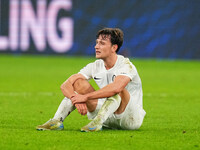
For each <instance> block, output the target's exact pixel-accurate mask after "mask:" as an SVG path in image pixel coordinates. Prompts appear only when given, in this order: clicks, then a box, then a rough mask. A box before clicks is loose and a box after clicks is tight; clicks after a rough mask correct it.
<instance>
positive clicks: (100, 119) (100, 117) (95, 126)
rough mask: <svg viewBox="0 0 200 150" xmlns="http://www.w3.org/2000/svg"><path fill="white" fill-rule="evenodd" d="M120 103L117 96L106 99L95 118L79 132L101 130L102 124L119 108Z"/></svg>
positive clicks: (119, 98)
mask: <svg viewBox="0 0 200 150" xmlns="http://www.w3.org/2000/svg"><path fill="white" fill-rule="evenodd" d="M120 103H121V97H120V96H119V95H118V94H117V95H115V96H112V97H109V98H107V100H106V101H105V102H104V104H103V105H102V107H101V109H100V110H99V112H98V114H97V116H96V117H95V118H94V119H93V121H91V122H90V123H89V124H88V125H86V126H84V127H82V128H81V131H84V132H91V131H99V130H101V129H102V125H103V123H104V122H105V121H106V120H107V119H108V117H109V116H110V115H111V114H112V113H114V112H115V111H116V110H117V109H118V108H119V106H120Z"/></svg>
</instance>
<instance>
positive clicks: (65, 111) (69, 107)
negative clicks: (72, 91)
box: [53, 97, 75, 121]
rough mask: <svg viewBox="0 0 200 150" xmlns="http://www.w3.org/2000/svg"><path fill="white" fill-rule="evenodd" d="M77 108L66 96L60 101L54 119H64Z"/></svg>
mask: <svg viewBox="0 0 200 150" xmlns="http://www.w3.org/2000/svg"><path fill="white" fill-rule="evenodd" d="M74 109H75V106H73V104H72V102H71V100H70V99H68V98H66V97H65V98H64V99H63V100H62V102H61V103H60V106H59V107H58V109H57V111H56V113H55V115H54V117H53V119H56V120H61V121H64V119H65V118H66V117H67V116H68V115H69V114H70V113H71V112H72V111H73V110H74Z"/></svg>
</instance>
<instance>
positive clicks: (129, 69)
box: [117, 59, 137, 80]
mask: <svg viewBox="0 0 200 150" xmlns="http://www.w3.org/2000/svg"><path fill="white" fill-rule="evenodd" d="M117 72H118V73H117V75H124V76H128V77H129V78H130V79H131V80H133V78H134V77H135V76H136V75H137V70H136V68H135V66H134V65H133V64H132V63H131V62H130V61H129V59H125V60H124V63H123V65H122V66H121V67H120V68H119V70H118V71H117Z"/></svg>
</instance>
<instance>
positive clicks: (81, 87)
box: [74, 79, 98, 112]
mask: <svg viewBox="0 0 200 150" xmlns="http://www.w3.org/2000/svg"><path fill="white" fill-rule="evenodd" d="M74 90H75V91H76V92H77V93H79V94H87V93H90V92H93V91H95V89H94V88H93V87H92V86H91V84H90V83H89V82H88V81H87V80H84V79H78V80H77V81H76V82H75V83H74ZM97 103H98V100H97V99H96V100H88V101H87V102H86V105H87V109H88V111H89V112H93V111H95V109H96V106H97Z"/></svg>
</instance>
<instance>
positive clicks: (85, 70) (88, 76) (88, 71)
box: [79, 63, 93, 80]
mask: <svg viewBox="0 0 200 150" xmlns="http://www.w3.org/2000/svg"><path fill="white" fill-rule="evenodd" d="M92 68H93V63H89V64H88V65H86V66H85V67H84V68H82V69H81V70H80V71H79V73H80V74H82V75H83V76H84V77H85V78H86V79H87V80H90V79H91V78H92Z"/></svg>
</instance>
